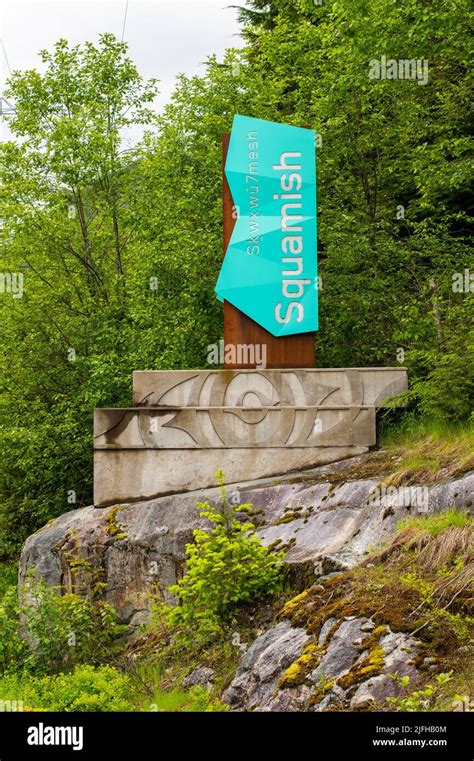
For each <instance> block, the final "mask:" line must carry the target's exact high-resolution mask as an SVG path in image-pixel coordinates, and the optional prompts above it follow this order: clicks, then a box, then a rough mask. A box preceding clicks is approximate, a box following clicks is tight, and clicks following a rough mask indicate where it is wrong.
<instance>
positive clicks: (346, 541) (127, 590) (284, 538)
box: [20, 455, 474, 627]
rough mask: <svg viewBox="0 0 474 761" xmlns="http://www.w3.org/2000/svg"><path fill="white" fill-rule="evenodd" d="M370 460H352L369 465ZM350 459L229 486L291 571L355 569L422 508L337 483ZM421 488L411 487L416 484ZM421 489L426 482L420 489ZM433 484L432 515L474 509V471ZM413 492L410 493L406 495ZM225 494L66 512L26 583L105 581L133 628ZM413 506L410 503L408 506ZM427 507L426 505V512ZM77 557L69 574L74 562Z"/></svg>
mask: <svg viewBox="0 0 474 761" xmlns="http://www.w3.org/2000/svg"><path fill="white" fill-rule="evenodd" d="M364 457H367V455H363V456H362V457H360V458H357V459H356V462H358V463H359V464H361V465H363V462H364ZM351 463H353V461H352V460H348V461H345V462H342V463H336V464H333V465H327V466H324V467H321V468H317V469H314V470H312V471H306V472H305V473H301V474H299V475H294V474H293V475H292V476H291V477H286V478H280V479H279V481H278V483H275V482H272V480H271V479H266V480H262V481H260V482H253V483H247V484H241V485H239V486H235V487H234V486H232V487H230V488H229V493H230V494H231V496H232V497H233V498H235V499H236V500H240V502H241V503H247V502H250V503H252V504H253V505H254V507H255V509H256V510H257V511H258V512H257V515H256V517H255V519H254V520H255V521H256V523H257V526H258V531H259V534H260V536H261V537H262V539H263V541H264V542H265V543H266V544H272V543H274V542H279V546H280V547H284V548H286V549H287V556H286V562H287V563H288V564H289V565H290V566H291V567H292V568H295V570H298V571H302V570H304V572H305V574H306V573H308V572H309V575H310V576H311V575H313V574H314V578H316V577H317V576H318V575H321V574H324V573H327V572H330V571H332V570H336V569H339V568H344V567H348V566H349V567H350V566H352V565H354V564H356V563H357V562H359V561H360V560H361V558H362V557H363V556H364V553H365V552H366V551H367V549H368V548H370V547H374V546H375V545H377V544H378V543H379V542H380V541H383V540H384V539H385V538H387V537H388V536H389V535H390V534H391V533H392V532H393V531H394V530H395V528H396V524H397V522H398V521H399V520H400V519H401V518H404V517H407V516H410V515H416V514H418V513H419V510H420V508H419V505H418V504H417V499H416V495H417V492H416V491H412V492H411V494H412V495H413V499H412V503H411V504H410V503H409V500H407V499H405V498H403V499H401V504H396V500H395V499H394V498H393V497H383V496H382V498H381V499H380V503H379V504H371V501H370V499H369V496H370V494H371V490H373V489H374V487H376V486H377V484H378V482H377V480H376V479H361V480H354V481H346V482H341V483H338V484H336V485H334V484H332V483H331V482H330V481H329V480H328V477H331V475H334V474H336V473H337V474H338V477H340V476H341V475H342V473H343V472H344V470H346V469H347V468H349V467H350V465H351ZM414 488H415V487H411V489H412V490H413V489H414ZM423 488H425V487H423ZM426 488H427V494H426V496H427V502H426V512H427V513H432V512H441V511H442V510H446V509H448V508H450V507H453V506H457V507H459V508H461V509H466V510H468V509H471V510H472V505H473V502H474V499H473V496H474V472H472V473H470V474H467V475H465V476H464V477H462V478H458V479H456V480H454V481H449V482H446V483H444V484H438V485H433V486H430V487H426ZM409 496H410V495H409ZM218 498H219V490H218V489H216V488H214V489H207V490H200V491H195V492H190V493H186V494H177V495H172V496H167V497H160V498H158V499H153V500H149V501H145V502H138V503H135V504H129V505H126V504H125V505H120V504H119V505H117V506H115V507H112V508H104V509H101V510H98V509H96V508H94V507H85V508H82V509H80V510H74V511H72V512H68V513H65V514H64V515H62V516H60V517H59V518H57V519H56V520H55V521H53V522H52V523H51V524H49V525H48V526H45V528H43V529H42V530H40V531H39V532H37V533H36V534H34V535H33V536H31V537H29V539H28V540H27V542H26V544H25V546H24V549H23V553H22V556H21V561H20V580H24V578H25V575H26V573H27V571H28V570H29V569H32V568H36V572H37V574H38V575H39V576H41V577H42V578H43V579H45V580H46V581H47V583H48V584H51V585H58V586H61V587H63V589H64V590H69V589H76V591H77V592H79V593H84V592H85V591H86V590H87V589H88V588H89V587H90V585H91V584H92V583H93V579H94V578H100V580H101V581H103V582H105V584H106V587H105V598H106V599H107V600H108V601H109V602H110V603H112V604H113V605H114V606H115V607H116V608H117V610H118V612H119V616H120V619H121V620H122V621H123V622H126V623H129V624H130V625H131V626H132V627H133V626H137V625H139V624H140V623H142V622H144V621H145V620H146V618H147V615H148V610H149V605H150V600H149V599H148V594H149V592H150V590H152V589H153V588H154V586H155V585H159V587H160V589H162V590H164V589H166V588H167V587H169V586H170V585H171V584H173V583H174V582H175V581H176V579H177V578H178V577H179V575H180V573H181V569H182V565H183V561H184V558H185V545H186V543H187V542H189V541H190V540H191V539H192V532H193V529H195V528H197V527H198V526H200V525H204V524H203V521H202V519H200V518H199V515H198V511H197V510H196V502H197V501H198V500H199V501H202V500H206V499H207V500H211V501H215V500H217V499H218ZM407 502H408V504H407ZM423 509H425V507H424V508H423ZM74 557H77V558H79V559H81V560H83V561H85V563H81V564H80V565H79V566H76V567H75V568H74V569H73V570H71V559H72V558H74Z"/></svg>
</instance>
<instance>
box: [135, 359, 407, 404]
mask: <svg viewBox="0 0 474 761" xmlns="http://www.w3.org/2000/svg"><path fill="white" fill-rule="evenodd" d="M406 390H407V371H406V368H404V367H359V368H354V367H350V368H334V369H332V368H329V369H324V368H315V369H314V370H312V369H304V370H302V369H294V370H291V369H288V370H145V371H141V370H138V371H136V372H134V373H133V404H134V405H142V404H145V405H151V406H156V405H164V406H166V405H170V406H173V405H177V406H179V407H185V406H189V405H191V406H194V405H196V403H197V401H199V402H200V403H201V404H202V405H203V406H209V405H211V404H212V403H213V401H214V403H215V404H229V405H231V406H236V405H237V404H238V403H239V400H240V399H241V398H242V395H244V394H246V393H249V391H250V392H252V393H254V394H256V395H258V397H259V404H263V403H264V400H263V399H262V396H263V397H265V398H266V399H269V400H271V403H272V404H274V403H275V402H280V403H281V404H285V403H286V404H297V405H298V404H304V405H311V404H329V405H341V404H342V405H344V406H347V405H361V404H362V405H364V404H368V405H371V406H374V407H382V406H383V404H384V401H385V400H386V399H388V398H389V397H391V396H396V395H397V394H401V393H402V392H403V391H406Z"/></svg>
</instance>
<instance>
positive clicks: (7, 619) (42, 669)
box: [0, 576, 126, 674]
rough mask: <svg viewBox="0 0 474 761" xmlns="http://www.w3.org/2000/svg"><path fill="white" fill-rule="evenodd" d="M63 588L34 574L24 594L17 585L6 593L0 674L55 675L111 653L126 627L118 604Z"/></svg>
mask: <svg viewBox="0 0 474 761" xmlns="http://www.w3.org/2000/svg"><path fill="white" fill-rule="evenodd" d="M59 591H60V590H59V588H58V587H50V586H48V585H47V584H45V583H44V582H43V581H37V580H36V579H34V578H33V577H32V576H31V577H30V578H29V579H28V581H27V583H26V584H25V585H22V586H21V587H20V588H19V593H18V595H17V592H16V589H15V588H14V587H10V588H9V589H8V590H7V591H6V592H5V594H4V596H3V599H2V600H1V602H0V635H1V636H0V673H5V672H11V671H14V670H23V669H26V670H28V671H30V672H37V673H53V674H54V673H57V672H58V671H61V669H63V668H69V667H71V666H73V665H75V664H78V663H85V662H91V663H99V662H100V661H103V660H104V659H105V658H106V657H107V656H108V655H109V654H110V652H111V649H113V644H114V641H115V640H116V639H117V638H118V637H119V636H120V635H121V634H123V633H124V631H125V628H126V627H124V626H122V625H120V624H118V623H117V614H116V611H115V610H114V608H112V606H110V605H108V603H106V602H103V601H101V600H96V599H92V600H90V599H84V598H82V597H79V596H78V595H76V594H72V593H69V594H66V595H61V594H59ZM19 598H20V600H21V604H20V603H19ZM20 608H21V629H22V631H21V634H22V637H20Z"/></svg>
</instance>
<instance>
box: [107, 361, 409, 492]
mask: <svg viewBox="0 0 474 761" xmlns="http://www.w3.org/2000/svg"><path fill="white" fill-rule="evenodd" d="M406 388H407V376H406V370H405V369H404V368H399V367H397V368H360V369H336V370H323V369H317V370H315V369H312V370H305V369H300V368H296V369H288V370H164V371H150V372H135V373H134V374H133V406H132V407H129V408H126V409H98V410H96V411H95V419H94V449H95V452H94V503H95V504H96V505H97V506H102V505H110V504H114V503H120V502H133V501H137V500H143V499H150V498H152V497H156V496H160V495H163V494H171V493H176V492H184V491H191V490H197V489H202V488H206V487H209V486H214V485H215V475H214V474H215V472H216V470H218V469H219V468H223V470H224V473H225V478H226V481H227V483H229V484H230V483H239V482H240V483H241V482H245V481H251V480H254V479H257V478H264V477H267V476H277V475H281V474H286V473H290V472H295V471H299V470H304V469H307V468H311V467H314V466H316V465H324V464H326V463H329V462H334V461H336V460H342V459H344V458H346V457H350V456H352V455H358V454H362V453H364V452H366V451H367V450H368V448H369V447H370V446H372V445H373V444H375V411H376V408H377V407H381V406H383V405H384V402H385V400H386V399H387V398H389V397H391V396H394V395H396V394H399V393H401V392H402V391H405V390H406Z"/></svg>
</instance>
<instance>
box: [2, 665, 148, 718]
mask: <svg viewBox="0 0 474 761" xmlns="http://www.w3.org/2000/svg"><path fill="white" fill-rule="evenodd" d="M132 688H133V685H132V684H131V682H130V679H129V677H128V676H126V675H125V674H121V673H120V672H119V671H117V670H116V669H114V668H112V667H111V666H100V667H98V668H94V666H85V665H82V666H76V667H75V668H74V670H73V671H71V672H70V673H64V674H58V675H53V676H31V675H30V674H28V675H22V676H17V675H9V676H4V677H3V678H0V699H2V700H17V701H19V700H21V701H23V707H24V710H29V711H66V712H69V711H78V712H93V711H100V712H101V711H108V712H110V711H131V710H133V703H132V702H131V699H130V697H131V692H132Z"/></svg>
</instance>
